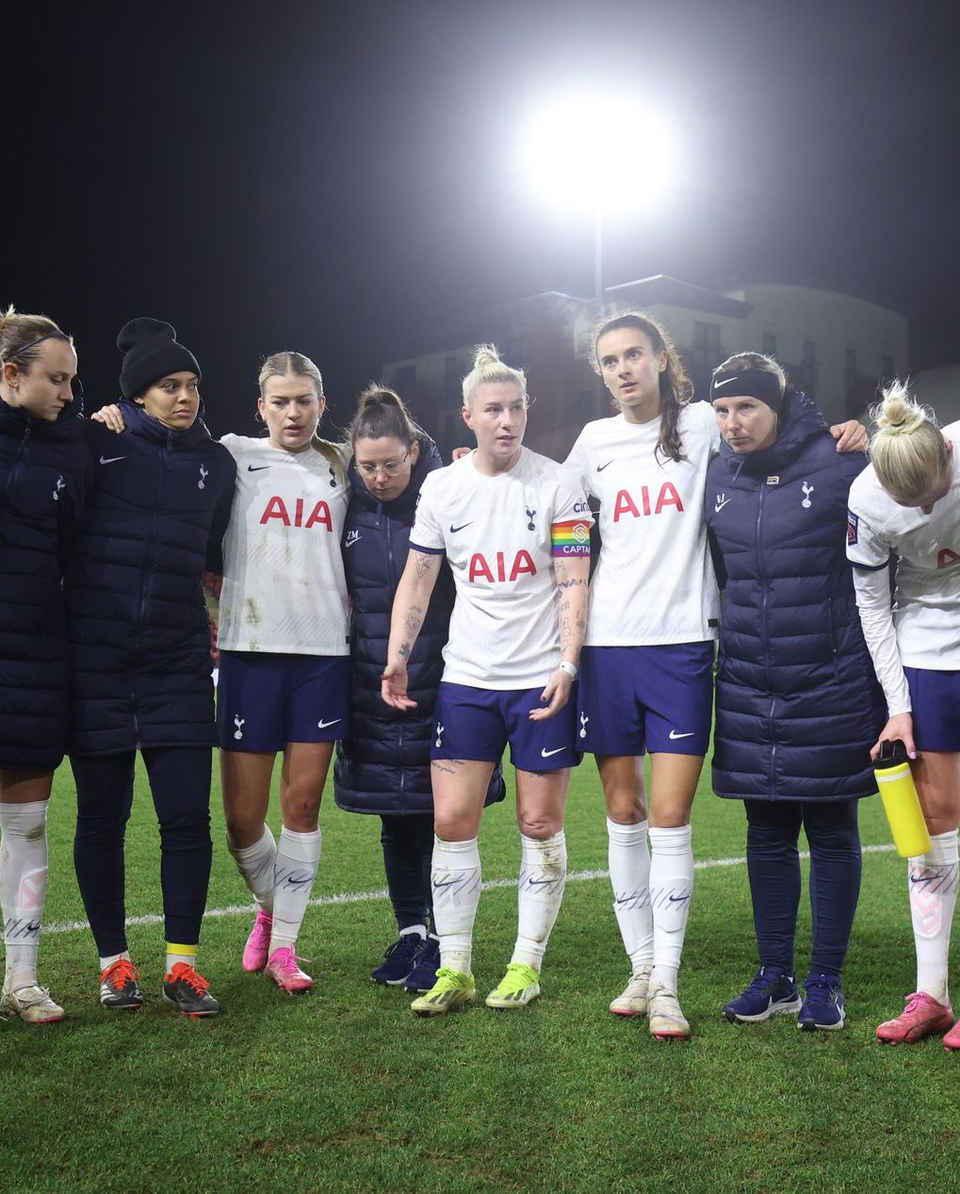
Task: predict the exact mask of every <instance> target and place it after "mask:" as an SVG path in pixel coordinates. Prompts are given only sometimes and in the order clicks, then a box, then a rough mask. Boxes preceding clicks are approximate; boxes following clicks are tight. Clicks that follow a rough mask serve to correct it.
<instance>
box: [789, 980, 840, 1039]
mask: <svg viewBox="0 0 960 1194" xmlns="http://www.w3.org/2000/svg"><path fill="white" fill-rule="evenodd" d="M803 989H804V992H805V995H804V1000H803V1007H802V1008H801V1009H800V1015H799V1016H798V1017H797V1027H798V1028H802V1029H803V1030H804V1031H805V1032H814V1031H815V1030H816V1029H818V1028H821V1029H824V1030H826V1031H827V1032H831V1031H834V1030H836V1029H837V1028H842V1027H843V1023H844V1020H845V1019H846V1012H845V1011H844V1010H843V983H842V982H841V981H840V978H839V976H838V975H836V974H808V975H807V979H806V982H805V983H804V984H803Z"/></svg>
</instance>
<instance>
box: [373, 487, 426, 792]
mask: <svg viewBox="0 0 960 1194" xmlns="http://www.w3.org/2000/svg"><path fill="white" fill-rule="evenodd" d="M382 512H383V506H382V505H380V506H378V507H377V515H378V521H379V515H380V514H381V513H382ZM387 578H388V580H389V582H390V587H391V589H392V590H393V592H394V595H396V592H397V585H398V584H399V580H398V578H397V576H396V570H395V568H394V563H393V536H392V535H391V534H390V519H389V518H388V519H387ZM422 629H423V627H422V626H421V630H422ZM407 669H408V670H407V675H408V677H409V674H410V673H409V662H408V664H407ZM397 758H398V760H399V763H400V791H399V792H398V796H399V797H400V812H401V813H402V812H403V805H404V796H405V794H406V787H407V772H406V767H405V766H404V761H403V721H402V720H401V721H398V722H397Z"/></svg>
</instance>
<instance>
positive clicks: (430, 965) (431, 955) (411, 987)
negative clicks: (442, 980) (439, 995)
mask: <svg viewBox="0 0 960 1194" xmlns="http://www.w3.org/2000/svg"><path fill="white" fill-rule="evenodd" d="M439 968H440V942H439V941H438V940H437V939H436V937H428V938H427V939H426V941H424V942H423V943H422V945H421V946H420V952H419V953H418V954H417V964H416V966H414V968H413V970H411V971H410V973H409V974H408V975H407V981H406V982H405V983H404V984H403V985H404V987H405V989H406V990H408V991H429V990H430V989H431V988H432V987H433V986H434V984H435V983H436V981H437V970H438V969H439Z"/></svg>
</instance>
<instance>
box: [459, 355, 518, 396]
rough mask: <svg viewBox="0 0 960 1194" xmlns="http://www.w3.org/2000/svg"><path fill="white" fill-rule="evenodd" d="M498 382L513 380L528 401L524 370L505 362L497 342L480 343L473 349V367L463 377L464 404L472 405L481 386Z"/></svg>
mask: <svg viewBox="0 0 960 1194" xmlns="http://www.w3.org/2000/svg"><path fill="white" fill-rule="evenodd" d="M497 382H512V383H513V384H514V385H516V386H519V388H520V393H521V394H522V395H523V400H524V403H526V401H527V375H526V374H525V373H524V371H523V370H522V369H513V368H512V367H511V366H510V365H506V364H504V362H503V361H502V360H501V359H500V353H499V352H498V351H497V346H496V345H495V344H478V345H477V347H476V348H475V349H474V350H473V368H472V369H471V370H470V372H469V373H468V374H467V376H466V377H465V378H464V379H463V405H464V406H466V407H469V406H470V404H471V402H472V401H473V396H474V394H476V392H477V390H478V389H479V388H480V386H482V385H486V384H488V383H497Z"/></svg>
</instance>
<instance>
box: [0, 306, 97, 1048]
mask: <svg viewBox="0 0 960 1194" xmlns="http://www.w3.org/2000/svg"><path fill="white" fill-rule="evenodd" d="M76 372H77V355H76V353H75V352H74V348H73V342H72V340H71V339H70V337H69V336H68V335H67V334H66V333H65V332H62V331H61V330H60V328H58V327H57V325H56V324H55V323H54V322H53V321H52V320H50V319H47V318H46V317H45V316H42V315H20V314H18V313H17V312H16V311H15V310H14V309H13V307H10V308H9V309H8V310H7V311H5V312H2V313H0V904H2V908H3V941H4V954H5V974H4V982H3V994H2V997H0V1014H3V1015H18V1016H20V1018H21V1019H22V1020H24V1021H26V1022H27V1023H28V1024H47V1023H50V1022H52V1021H54V1020H62V1019H63V1008H62V1007H60V1006H58V1004H56V1003H55V1002H54V1001H53V999H51V998H50V993H49V992H48V991H47V990H46V989H45V988H44V987H41V986H38V985H37V946H38V943H39V937H40V922H41V919H42V917H43V905H44V899H45V897H46V890H47V837H46V823H47V803H48V801H49V799H50V789H51V785H52V783H53V773H54V771H55V770H56V768H57V766H58V765H59V764H60V761H61V760H62V758H63V754H64V749H65V731H66V717H67V689H68V683H69V680H68V662H67V661H68V653H67V638H66V627H65V623H64V614H63V599H62V595H61V559H62V555H63V548H64V544H65V542H66V540H67V539H68V538H69V537H70V536H71V535H72V533H73V532H74V530H75V529H76V524H77V521H78V519H79V516H80V513H81V510H82V507H83V502H84V497H85V494H86V492H87V490H88V488H89V484H90V480H91V476H92V469H91V466H90V457H89V454H88V451H87V447H86V441H85V439H84V434H83V420H82V418H81V411H80V402H79V401H77V400H75V399H74V395H73V390H72V388H71V383H73V382H74V380H75V378H76Z"/></svg>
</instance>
